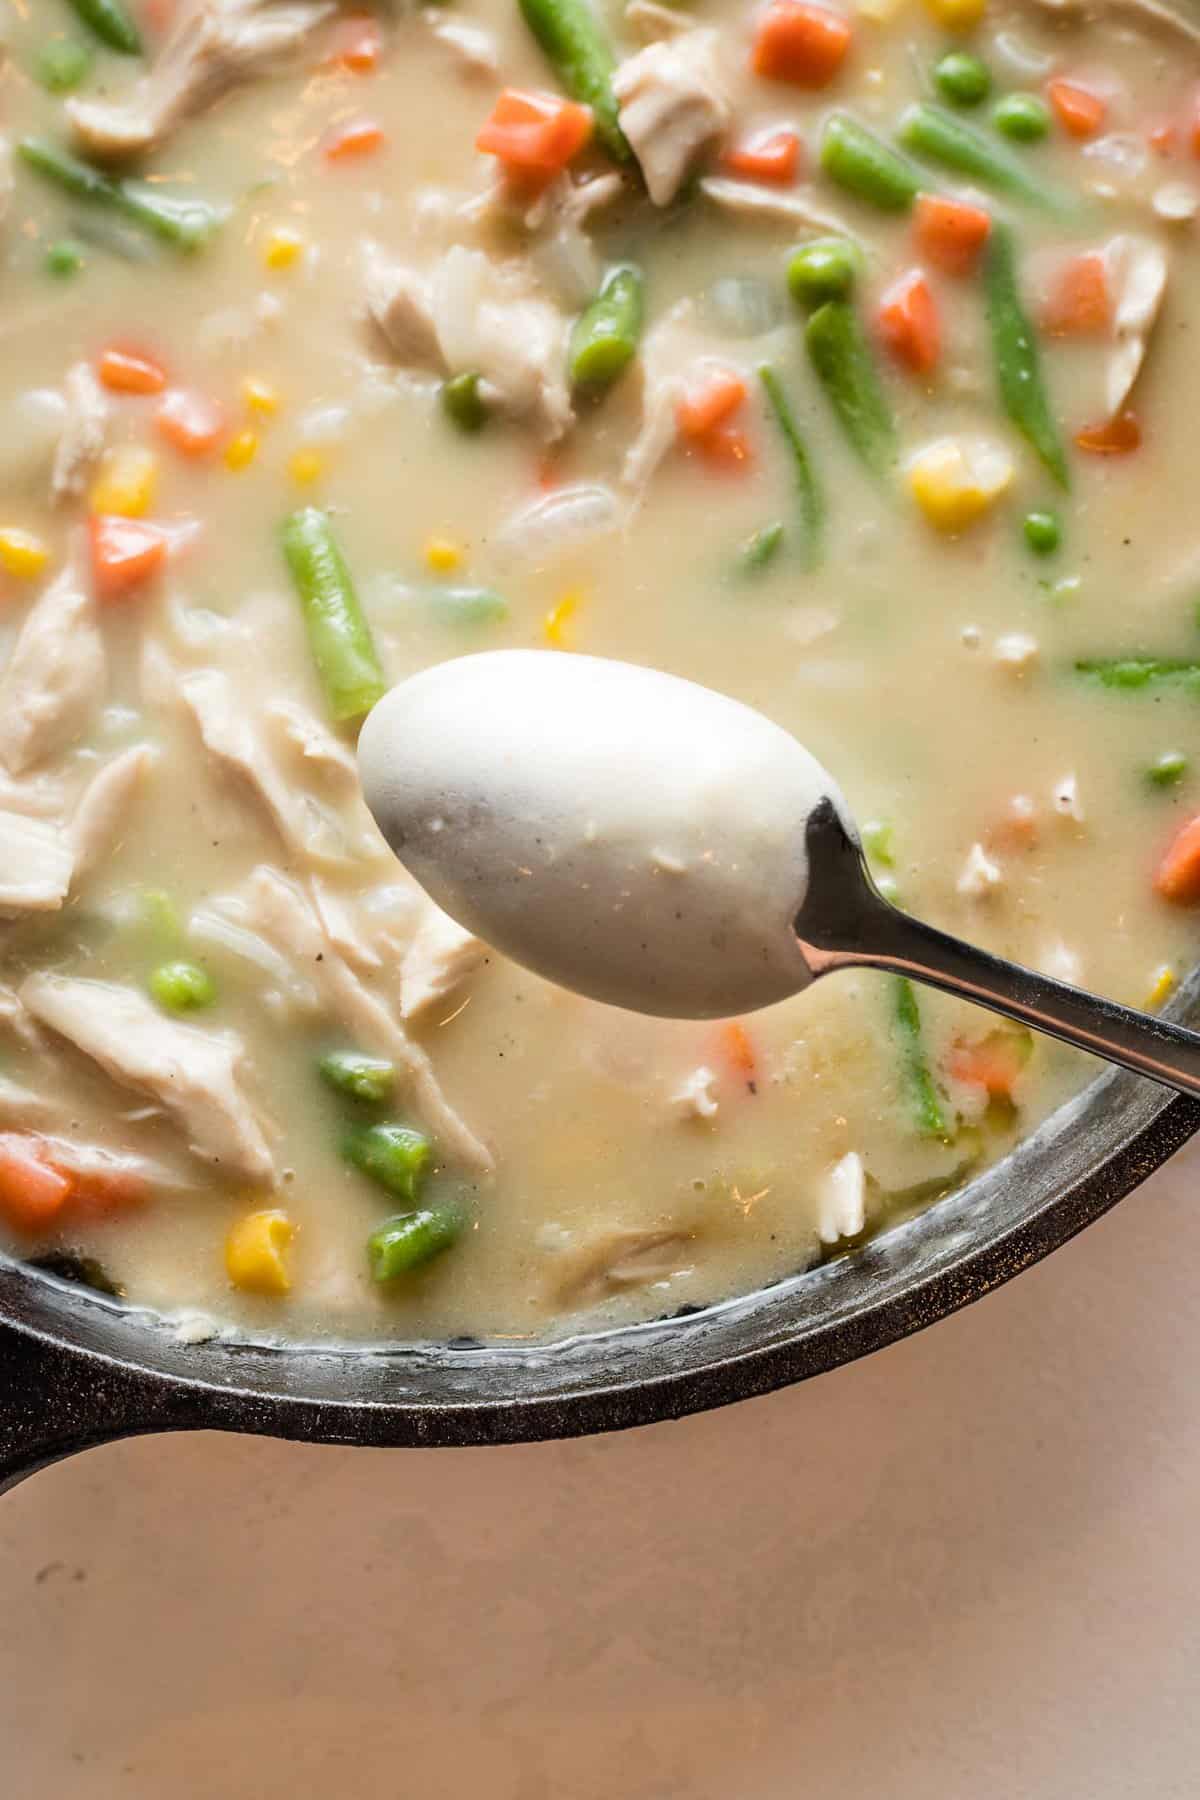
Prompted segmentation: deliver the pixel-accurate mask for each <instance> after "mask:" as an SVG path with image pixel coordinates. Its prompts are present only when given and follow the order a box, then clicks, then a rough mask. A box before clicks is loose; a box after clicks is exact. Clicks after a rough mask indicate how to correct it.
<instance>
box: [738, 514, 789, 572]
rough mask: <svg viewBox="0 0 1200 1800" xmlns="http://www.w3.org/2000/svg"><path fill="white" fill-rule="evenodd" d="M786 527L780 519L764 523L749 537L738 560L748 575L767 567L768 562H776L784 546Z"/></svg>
mask: <svg viewBox="0 0 1200 1800" xmlns="http://www.w3.org/2000/svg"><path fill="white" fill-rule="evenodd" d="M783 539H784V528H783V525H782V523H781V521H780V520H779V519H775V520H773V521H772V523H771V524H770V525H763V526H761V527H760V528H759V530H757V531H756V532H754V533H753V535H752V536H751V537H748V538H747V539H746V541H745V543H744V544H743V545H742V548H741V550H740V552H739V554H738V562H739V564H740V566H741V568H742V570H743V571H744V572H745V573H746V574H747V575H753V574H755V573H757V571H758V570H759V569H765V568H766V566H767V564H768V563H771V562H774V560H775V558H776V557H777V556H778V554H779V552H780V550H781V549H782V548H783Z"/></svg>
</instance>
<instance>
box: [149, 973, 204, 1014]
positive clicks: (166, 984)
mask: <svg viewBox="0 0 1200 1800" xmlns="http://www.w3.org/2000/svg"><path fill="white" fill-rule="evenodd" d="M150 992H151V993H152V994H153V996H154V998H155V999H156V1000H157V1001H158V1004H159V1005H160V1006H161V1007H162V1008H163V1009H164V1010H165V1011H166V1012H174V1013H186V1012H199V1011H200V1010H201V1009H202V1008H203V1007H205V1006H211V1005H212V1003H213V1001H214V1000H215V999H216V997H217V984H216V982H215V981H214V980H213V978H212V976H211V975H210V974H209V972H208V970H207V969H202V968H201V967H200V965H199V963H191V962H167V963H160V964H159V966H158V968H157V969H155V971H154V973H153V975H151V977H150Z"/></svg>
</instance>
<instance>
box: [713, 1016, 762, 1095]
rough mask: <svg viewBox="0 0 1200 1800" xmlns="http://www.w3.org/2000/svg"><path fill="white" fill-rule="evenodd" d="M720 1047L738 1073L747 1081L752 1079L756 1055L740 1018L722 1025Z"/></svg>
mask: <svg viewBox="0 0 1200 1800" xmlns="http://www.w3.org/2000/svg"><path fill="white" fill-rule="evenodd" d="M721 1049H722V1052H723V1053H724V1055H725V1058H726V1060H727V1061H728V1062H729V1063H731V1064H732V1066H733V1067H734V1068H735V1069H736V1070H737V1072H738V1074H739V1075H744V1076H745V1077H746V1079H747V1081H753V1079H754V1076H755V1074H756V1072H757V1070H758V1057H757V1056H756V1055H755V1053H754V1045H753V1044H752V1043H751V1041H750V1034H749V1032H748V1031H747V1030H746V1027H745V1026H744V1025H743V1024H742V1023H741V1022H740V1020H738V1019H731V1020H730V1021H729V1023H728V1024H727V1025H722V1027H721Z"/></svg>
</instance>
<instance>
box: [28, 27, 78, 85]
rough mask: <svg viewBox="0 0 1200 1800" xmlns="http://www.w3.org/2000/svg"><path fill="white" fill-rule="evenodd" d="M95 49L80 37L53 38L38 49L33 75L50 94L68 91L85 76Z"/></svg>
mask: <svg viewBox="0 0 1200 1800" xmlns="http://www.w3.org/2000/svg"><path fill="white" fill-rule="evenodd" d="M92 60H93V58H92V53H91V51H90V50H89V49H88V47H87V45H86V44H81V43H80V42H79V41H78V39H77V38H51V39H50V42H49V43H48V44H43V45H42V47H41V49H40V50H39V51H38V55H37V61H36V62H35V63H34V65H33V72H34V75H35V76H36V77H37V80H38V81H39V82H40V84H41V85H42V87H44V88H45V89H46V91H47V93H50V94H69V93H70V92H71V90H72V88H77V87H78V86H79V84H80V82H81V81H84V80H86V78H87V75H88V72H89V70H90V69H91V66H92Z"/></svg>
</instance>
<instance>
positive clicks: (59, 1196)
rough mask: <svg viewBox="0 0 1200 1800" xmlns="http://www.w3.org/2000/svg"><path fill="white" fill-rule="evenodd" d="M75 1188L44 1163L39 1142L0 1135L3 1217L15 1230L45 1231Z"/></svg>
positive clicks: (0, 1202) (64, 1177)
mask: <svg viewBox="0 0 1200 1800" xmlns="http://www.w3.org/2000/svg"><path fill="white" fill-rule="evenodd" d="M72 1186H73V1184H72V1182H71V1181H70V1180H69V1178H68V1177H67V1176H65V1175H63V1174H62V1173H60V1171H59V1170H57V1169H53V1168H51V1167H50V1165H49V1164H48V1163H46V1162H45V1161H44V1160H43V1158H42V1156H41V1154H40V1144H39V1140H38V1139H37V1138H30V1137H22V1136H20V1135H19V1134H18V1133H17V1132H13V1131H6V1132H4V1133H3V1134H0V1214H2V1215H3V1217H4V1218H5V1219H6V1220H7V1222H8V1224H9V1225H11V1226H12V1227H13V1228H14V1229H15V1230H17V1231H24V1232H28V1233H30V1234H31V1235H37V1234H38V1233H39V1232H43V1231H45V1230H46V1229H47V1228H48V1227H49V1226H50V1225H52V1224H53V1223H54V1221H55V1219H56V1218H57V1217H58V1215H59V1213H61V1211H62V1209H63V1207H64V1206H65V1205H66V1203H67V1201H68V1200H69V1199H70V1197H71V1192H72Z"/></svg>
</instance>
